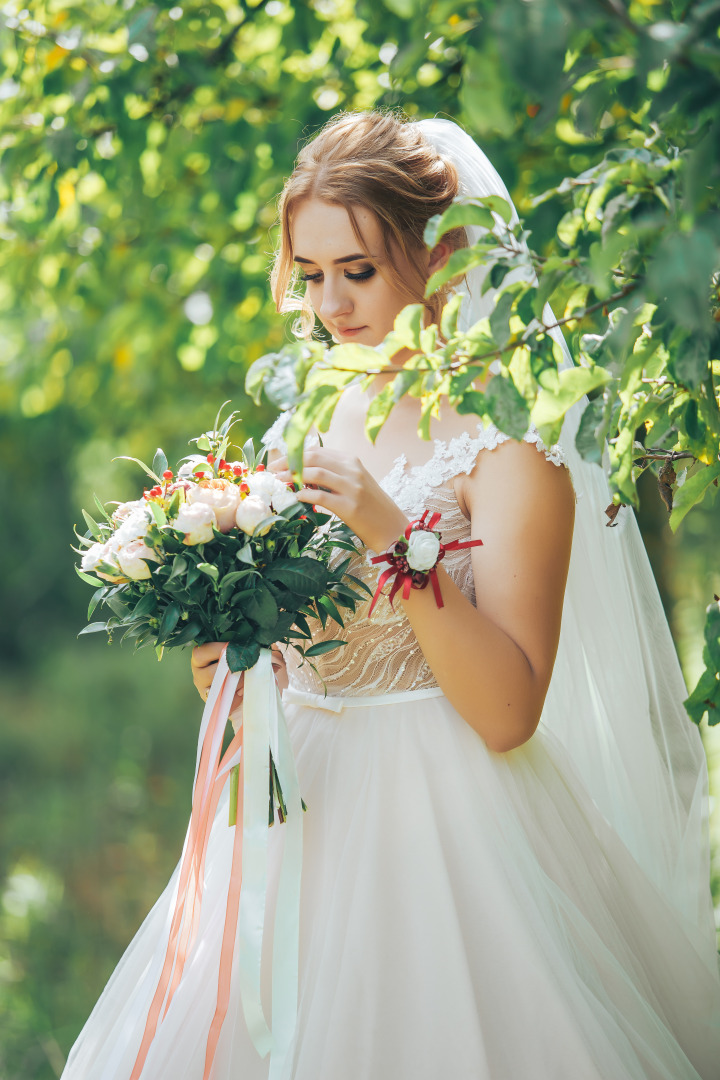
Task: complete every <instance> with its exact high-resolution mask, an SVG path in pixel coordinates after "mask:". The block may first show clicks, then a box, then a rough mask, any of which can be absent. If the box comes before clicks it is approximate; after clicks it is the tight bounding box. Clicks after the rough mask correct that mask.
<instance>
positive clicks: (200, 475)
mask: <svg viewBox="0 0 720 1080" xmlns="http://www.w3.org/2000/svg"><path fill="white" fill-rule="evenodd" d="M195 479H196V480H204V479H205V473H204V472H196V473H195Z"/></svg>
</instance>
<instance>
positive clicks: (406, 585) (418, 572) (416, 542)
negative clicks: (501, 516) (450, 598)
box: [368, 510, 482, 616]
mask: <svg viewBox="0 0 720 1080" xmlns="http://www.w3.org/2000/svg"><path fill="white" fill-rule="evenodd" d="M429 513H430V511H429V510H426V511H425V513H424V514H423V516H422V517H421V518H420V519H419V520H418V521H411V522H410V524H409V525H408V527H407V529H406V530H405V532H404V533H403V534H402V536H401V537H399V539H398V540H396V541H395V543H394V544H392V545H391V546H390V547H389V548H388V549H387V551H383V553H382V554H381V555H376V556H375V557H374V558H373V559H371V560H370V561H371V562H373V563H382V562H386V563H389V564H390V565H389V567H388V569H387V570H383V572H382V574H381V575H380V580H379V581H378V584H377V589H376V590H375V595H374V596H373V601H372V604H371V605H370V611H369V613H368V616H370V615H372V613H373V609H374V607H375V605H376V604H377V602H378V600H379V599H380V596H381V594H382V590H383V589H384V587H385V585H386V583H387V582H388V581H389V580H390V578H392V577H394V578H395V580H394V581H393V583H392V586H391V588H390V593H389V595H388V600H389V601H390V606H391V607H392V602H393V600H394V599H395V596H396V595H397V593H398V592H399V591H400V589H402V597H403V600H407V598H408V597H409V595H410V590H411V589H424V588H425V587H426V585H427V583H428V581H429V582H430V583H431V584H432V588H433V593H434V594H435V603H436V604H437V606H438V607H439V608H441V607H443V606H444V605H443V599H442V595H441V593H440V582H439V581H438V576H437V564H438V563H439V562H440V560H441V559H443V558H444V557H445V552H446V551H457V550H458V549H459V548H469V547H477V546H478V545H480V544H482V540H453V541H451V543H449V544H443V542H442V533H440V532H437V531H436V529H435V526H436V525H437V523H438V521H439V520H440V514H439V513H437V512H436V513H434V514H432V516H431V517H430V520H429V521H426V520H425V519H426V518H427V516H428V514H429Z"/></svg>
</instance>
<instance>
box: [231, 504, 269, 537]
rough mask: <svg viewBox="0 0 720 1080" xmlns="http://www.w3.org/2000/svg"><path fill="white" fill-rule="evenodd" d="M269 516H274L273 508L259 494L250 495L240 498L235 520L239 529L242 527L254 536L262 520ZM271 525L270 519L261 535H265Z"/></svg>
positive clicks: (249, 534) (245, 531)
mask: <svg viewBox="0 0 720 1080" xmlns="http://www.w3.org/2000/svg"><path fill="white" fill-rule="evenodd" d="M269 517H272V510H271V509H270V507H269V506H268V505H267V503H265V502H263V500H262V499H260V498H259V497H258V496H257V495H248V496H247V497H246V498H244V499H241V500H240V505H239V506H238V508H237V513H236V515H235V521H236V522H237V527H238V529H242V531H243V532H244V533H247V534H248V536H252V534H253V533H254V532H255V529H256V528H257V527H258V525H259V524H260V522H261V521H263V520H264V519H265V518H269ZM271 527H272V521H269V522H268V523H267V526H266V528H264V529H263V531H262V532H261V533H260V534H259V535H260V536H264V535H265V533H266V532H268V531H269V530H270V528H271Z"/></svg>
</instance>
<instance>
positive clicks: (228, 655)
mask: <svg viewBox="0 0 720 1080" xmlns="http://www.w3.org/2000/svg"><path fill="white" fill-rule="evenodd" d="M259 658H260V646H259V645H258V643H257V641H251V642H250V643H249V644H247V645H235V644H231V645H228V647H227V649H226V651H225V659H226V660H227V665H228V667H229V668H230V670H231V671H249V669H250V668H251V667H255V665H256V664H257V662H258V660H259Z"/></svg>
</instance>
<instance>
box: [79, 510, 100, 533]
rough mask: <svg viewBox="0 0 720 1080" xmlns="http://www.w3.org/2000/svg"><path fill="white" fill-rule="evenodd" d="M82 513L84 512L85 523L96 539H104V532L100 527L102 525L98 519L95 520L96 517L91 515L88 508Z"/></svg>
mask: <svg viewBox="0 0 720 1080" xmlns="http://www.w3.org/2000/svg"><path fill="white" fill-rule="evenodd" d="M82 514H83V517H84V518H85V524H86V525H87V527H88V529H89V530H90V532H91V533H92V534H93V536H94V537H95V539H96V540H102V538H103V533H102V531H101V529H100V526H99V525H98V523H97V521H95V518H92V517H90V515H89V514H88V512H87V510H83V512H82Z"/></svg>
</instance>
